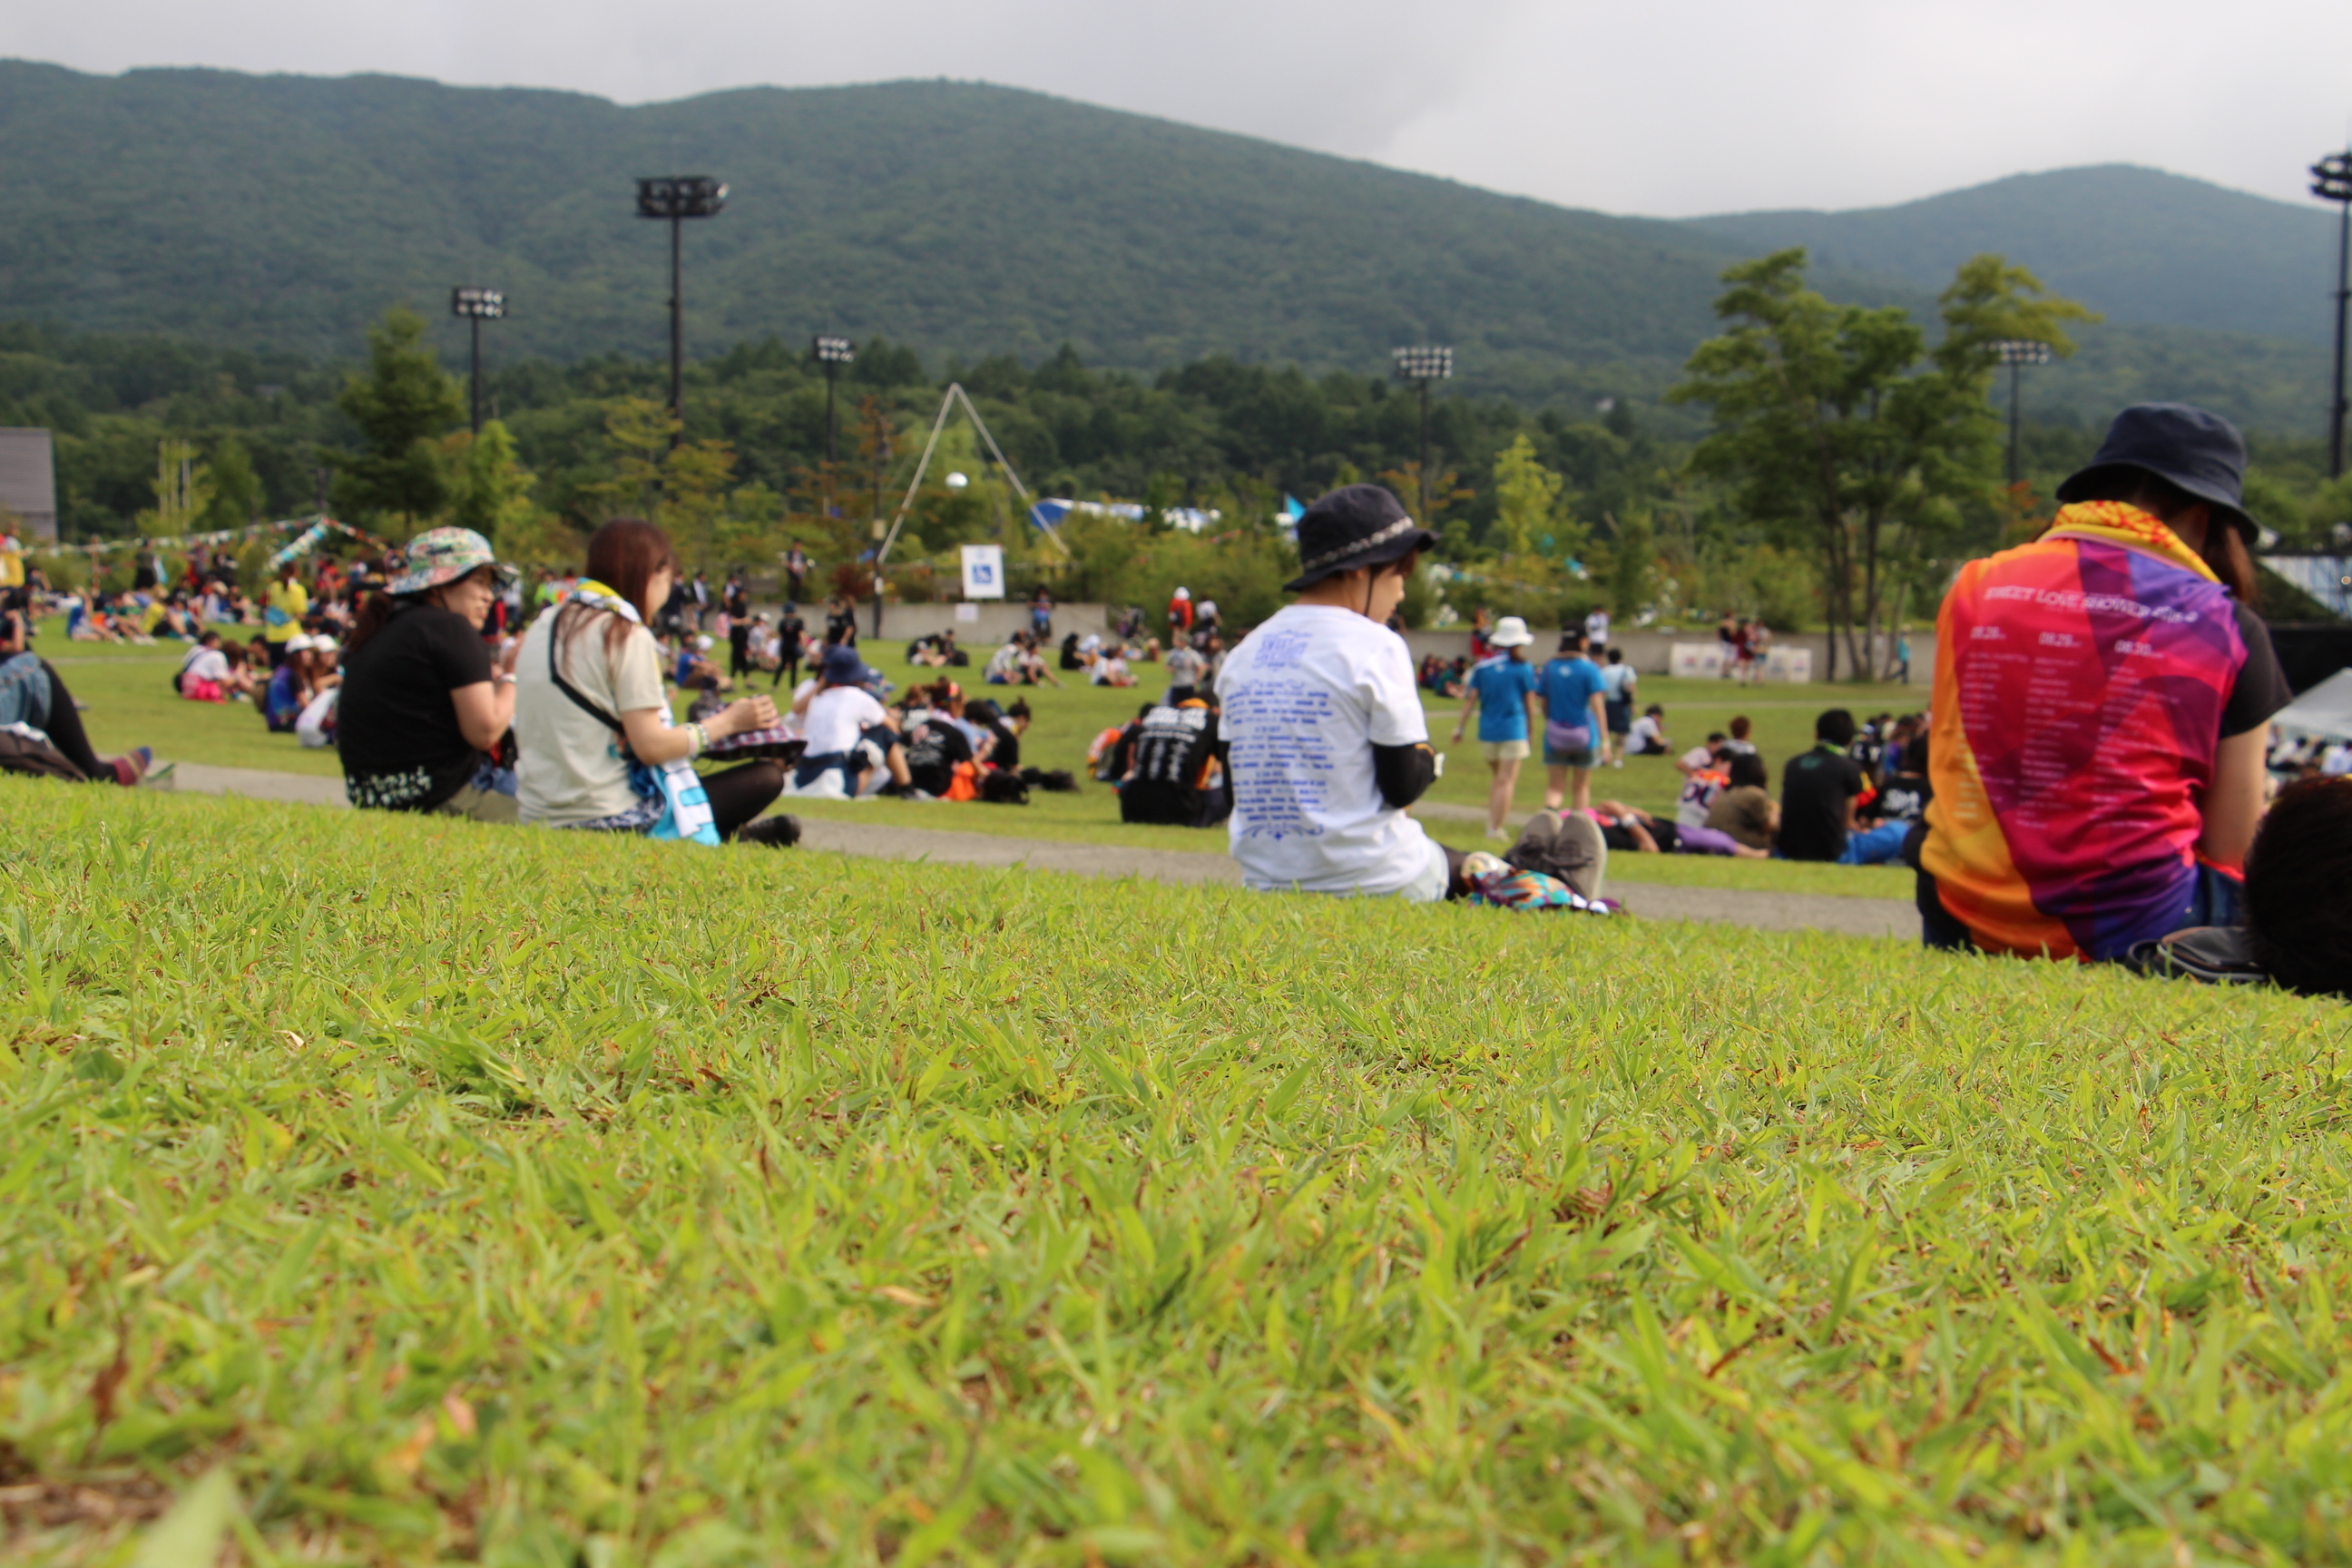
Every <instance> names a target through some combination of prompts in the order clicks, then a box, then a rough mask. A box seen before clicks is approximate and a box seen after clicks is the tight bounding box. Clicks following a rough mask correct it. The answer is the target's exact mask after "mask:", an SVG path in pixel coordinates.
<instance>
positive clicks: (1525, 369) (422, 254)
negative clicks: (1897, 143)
mask: <svg viewBox="0 0 2352 1568" xmlns="http://www.w3.org/2000/svg"><path fill="white" fill-rule="evenodd" d="M688 172H695V173H701V172H708V173H711V174H717V175H719V177H721V178H724V179H726V180H728V181H729V182H730V184H731V185H732V186H733V197H732V200H731V203H730V207H729V210H728V211H727V212H726V213H725V214H724V215H722V216H719V218H717V219H715V220H713V221H710V222H707V223H699V224H696V225H694V226H692V227H691V228H690V230H689V233H688V245H687V248H688V279H687V290H688V294H687V297H688V309H689V311H690V312H691V314H690V331H691V332H692V334H693V335H694V336H695V338H696V339H697V340H698V346H701V347H704V348H706V349H707V348H712V347H716V346H719V345H720V344H723V343H726V342H733V341H736V340H739V339H741V338H744V337H748V336H756V335H760V334H764V333H767V332H771V331H773V332H778V333H782V334H784V335H786V336H788V337H789V336H796V335H799V334H803V333H805V332H807V331H812V330H815V329H820V328H823V329H830V330H838V331H849V332H852V333H867V332H875V331H880V332H885V333H887V334H888V335H889V336H891V337H892V338H894V339H897V340H901V341H910V342H916V343H919V344H921V345H923V346H924V347H926V348H927V349H929V350H931V351H932V352H934V353H940V352H946V353H964V354H981V353H991V352H1001V351H1010V352H1013V353H1021V354H1024V355H1029V356H1035V355H1039V354H1042V353H1049V352H1051V351H1052V350H1053V349H1054V348H1055V346H1056V345H1057V344H1058V343H1059V342H1062V341H1063V340H1065V339H1067V340H1069V341H1072V342H1075V343H1076V345H1077V347H1078V348H1079V350H1080V351H1081V352H1082V353H1085V354H1087V357H1088V358H1090V359H1095V360H1107V361H1109V362H1111V363H1130V364H1147V363H1170V362H1172V361H1175V360H1180V359H1183V358H1187V357H1190V356H1192V355H1195V354H1198V353H1204V352H1207V351H1211V350H1221V349H1223V350H1243V351H1245V352H1247V353H1250V354H1251V355H1252V357H1258V358H1272V359H1292V360H1298V361H1302V362H1304V363H1309V364H1314V365H1328V364H1336V363H1351V364H1354V365H1356V366H1358V367H1366V366H1370V365H1377V364H1379V363H1382V362H1383V361H1384V358H1385V355H1386V353H1387V351H1388V350H1389V349H1390V348H1391V346H1392V345H1394V344H1396V343H1400V342H1412V341H1417V340H1421V339H1423V338H1436V339H1440V340H1450V341H1453V342H1456V343H1457V344H1459V345H1460V346H1462V347H1463V348H1464V350H1465V354H1464V359H1465V366H1467V365H1471V364H1475V365H1477V366H1478V367H1479V368H1480V369H1481V370H1482V372H1484V373H1485V374H1487V375H1489V376H1492V375H1494V374H1496V373H1497V372H1498V371H1504V372H1505V373H1506V374H1511V375H1512V377H1513V379H1516V380H1524V379H1525V378H1526V377H1527V376H1528V374H1540V372H1539V367H1543V366H1547V365H1548V366H1552V367H1557V366H1559V365H1560V364H1562V363H1578V364H1611V363H1624V362H1634V363H1648V364H1650V365H1652V366H1654V367H1657V368H1659V369H1663V368H1665V367H1668V366H1670V365H1671V364H1673V363H1677V362H1679V360H1680V359H1681V357H1682V356H1683V355H1684V353H1686V352H1687V350H1688V347H1689V345H1690V343H1691V342H1693V341H1694V340H1695V339H1696V337H1697V336H1699V335H1701V334H1702V333H1703V332H1704V331H1705V329H1706V321H1707V317H1706V300H1707V298H1708V296H1709V295H1710V293H1711V292H1712V288H1713V278H1714V275H1715V272H1716V271H1717V269H1718V268H1719V267H1720V265H1721V262H1720V259H1719V254H1720V253H1719V247H1717V246H1716V245H1715V244H1714V242H1712V241H1704V240H1695V239H1694V238H1693V237H1691V236H1690V235H1689V234H1688V233H1687V232H1686V231H1684V230H1682V229H1680V228H1678V227H1676V226H1674V225H1670V224H1665V223H1653V222H1647V221H1643V220H1636V219H1625V218H1615V217H1608V216H1601V215H1597V214H1589V213H1575V212H1568V211H1564V210H1561V209H1559V208H1555V207H1550V206H1547V205H1543V204H1541V203H1538V202H1533V201H1527V200H1520V199H1516V198H1511V197H1506V196H1500V195H1492V194H1490V193H1486V192H1483V191H1476V190H1472V189H1469V188H1467V187H1465V186H1461V185H1456V184H1451V183H1448V182H1445V181H1442V180H1435V179H1431V178H1428V177H1426V176H1422V175H1414V174H1401V173H1398V172H1396V171H1393V170H1389V169H1383V168H1379V167H1376V166H1374V165H1371V164H1368V163H1350V162H1348V161H1345V160H1342V159H1337V158H1332V157H1328V156H1325V155H1322V154H1318V153H1305V152H1300V151H1297V150H1294V149H1290V148H1286V147H1280V146H1276V145H1274V144H1271V143H1268V142H1255V141H1252V140H1249V139H1247V138H1244V137H1239V136H1232V135H1226V134H1223V133H1220V132H1206V131H1199V130H1194V129H1192V128H1190V127H1186V126H1181V125H1176V124H1172V123H1169V122H1166V121H1154V120H1149V119H1145V118H1142V117H1139V116H1136V115H1130V114H1121V113H1114V112H1111V111H1108V110H1100V109H1094V108H1090V107H1087V106H1085V105H1081V104H1076V103H1071V102H1066V101H1063V100H1055V99H1052V98H1047V97H1044V96H1041V95H1038V94H1034V93H1028V92H1018V91H1013V90H1009V89H1000V88H991V87H983V86H971V85H963V84H956V83H948V82H919V83H916V82H902V83H893V84H888V85H884V86H874V87H856V88H840V89H800V90H790V91H787V90H781V89H748V90H743V91H737V92H728V93H719V94H714V95H710V96H707V97H702V98H697V99H691V100H685V101H682V102H677V103H668V104H656V105H649V106H645V107H639V108H628V109H625V108H621V107H618V106H616V105H614V104H610V103H606V102H604V101H602V100H596V99H592V98H587V97H583V96H580V95H576V94H567V93H557V92H544V91H519V90H485V89H455V88H446V87H441V86H438V85H436V84H433V83H430V82H423V81H414V80H404V79H390V78H381V77H360V78H352V79H338V80H326V79H303V78H295V77H268V78H259V77H245V76H237V75H233V74H229V73H225V72H217V71H196V70H149V71H134V72H131V73H129V74H128V75H125V76H122V77H119V78H101V77H91V76H83V75H79V74H77V73H74V72H70V71H67V70H63V69H59V68H54V67H42V66H34V65H27V64H24V63H21V62H11V63H4V64H0V210H5V211H7V212H9V213H10V214H12V215H13V216H12V221H11V222H9V223H8V224H6V225H5V226H0V298H5V306H0V309H5V310H10V311H12V312H16V313H20V314H41V315H46V316H48V317H50V318H53V319H56V320H59V321H65V322H68V323H69V324H72V325H76V326H80V327H86V328H92V329H100V330H107V331H131V330H170V331H188V332H194V333H199V334H203V335H205V336H209V337H215V338H220V337H235V338H237V339H240V340H245V341H248V342H256V341H257V342H268V343H269V344H272V345H274V346H280V347H287V348H296V349H301V350H304V351H306V352H310V353H349V352H351V350H352V348H353V347H354V345H355V344H356V342H357V341H358V328H359V326H360V325H361V324H362V323H363V322H364V321H366V320H367V319H368V318H369V317H371V316H373V314H374V313H375V312H376V311H378V310H381V309H382V308H383V305H384V304H385V303H387V302H388V301H390V300H394V299H397V298H402V297H407V298H410V299H413V300H416V301H418V302H419V303H421V304H427V305H429V306H432V307H433V308H436V309H437V308H438V301H439V300H440V299H441V298H442V296H443V291H444V290H445V289H446V288H447V286H448V285H449V284H450V283H451V282H453V281H457V280H461V279H468V278H473V279H479V280H481V281H484V282H490V283H496V284H500V285H503V286H504V287H505V288H506V289H508V290H509V295H510V297H511V300H512V303H513V316H512V318H511V320H510V321H508V322H507V323H505V324H503V325H502V326H500V327H499V328H498V329H496V330H497V331H498V334H499V337H498V342H499V347H500V350H501V352H502V353H543V354H550V355H554V356H558V357H570V356H573V355H577V354H581V353H598V352H603V351H606V350H612V349H621V350H626V351H634V352H646V351H650V350H652V349H654V348H656V346H657V345H658V344H659V343H660V342H662V333H663V331H665V325H666V319H665V314H664V311H663V309H662V305H663V300H664V299H665V297H666V295H667V275H666V274H667V256H666V249H667V247H666V246H665V244H664V237H663V235H662V233H661V231H660V228H659V226H656V225H653V224H648V223H645V222H643V221H640V220H637V219H635V217H634V216H633V205H632V194H633V186H632V184H631V182H632V179H633V177H634V176H636V175H639V174H663V173H688Z"/></svg>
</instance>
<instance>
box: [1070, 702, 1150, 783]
mask: <svg viewBox="0 0 2352 1568" xmlns="http://www.w3.org/2000/svg"><path fill="white" fill-rule="evenodd" d="M1159 706H1160V704H1159V703H1157V702H1146V703H1145V704H1144V705H1143V706H1142V707H1140V708H1139V709H1137V710H1135V717H1134V718H1133V719H1131V720H1129V721H1127V722H1126V723H1124V724H1115V725H1112V726H1110V727H1108V728H1107V729H1105V730H1103V731H1099V732H1098V733H1097V735H1096V736H1095V738H1094V740H1093V742H1091V743H1090V744H1089V745H1088V746H1087V772H1088V773H1092V774H1094V776H1095V782H1096V783H1097V784H1111V785H1113V786H1116V785H1118V784H1120V783H1122V782H1124V781H1125V779H1126V778H1127V769H1128V764H1129V763H1130V762H1131V761H1132V760H1133V758H1134V752H1135V738H1136V736H1138V735H1139V734H1141V733H1142V732H1143V721H1144V720H1146V719H1147V718H1149V717H1150V715H1151V710H1153V709H1154V708H1157V707H1159Z"/></svg>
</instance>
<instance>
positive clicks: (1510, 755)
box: [1454, 616, 1536, 838]
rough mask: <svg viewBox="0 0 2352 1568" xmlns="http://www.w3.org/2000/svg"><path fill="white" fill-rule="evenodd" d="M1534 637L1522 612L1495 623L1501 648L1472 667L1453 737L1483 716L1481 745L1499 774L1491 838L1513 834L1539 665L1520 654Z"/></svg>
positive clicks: (1490, 799)
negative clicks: (1509, 826) (1510, 827)
mask: <svg viewBox="0 0 2352 1568" xmlns="http://www.w3.org/2000/svg"><path fill="white" fill-rule="evenodd" d="M1535 640H1536V639H1535V637H1534V636H1533V635H1532V634H1531V633H1529V632H1528V623H1527V622H1525V621H1523V620H1521V619H1520V618H1519V617H1518V616H1504V617H1503V618H1502V619H1501V620H1499V621H1497V622H1496V623H1495V632H1494V635H1493V636H1492V637H1488V638H1487V639H1486V641H1487V642H1488V643H1489V644H1490V645H1491V646H1493V647H1498V648H1500V649H1502V651H1501V652H1500V653H1497V654H1494V655H1492V656H1490V657H1488V658H1483V659H1480V660H1479V661H1478V662H1477V663H1476V664H1475V665H1472V666H1471V667H1470V679H1469V680H1468V682H1467V683H1466V685H1465V689H1464V691H1463V698H1464V701H1463V706H1462V718H1461V720H1460V721H1458V722H1457V723H1455V725H1454V739H1455V740H1456V741H1459V740H1461V739H1462V732H1463V731H1465V730H1466V729H1468V728H1469V725H1470V715H1471V714H1473V713H1475V714H1477V715H1478V744H1479V747H1480V749H1481V750H1483V751H1484V752H1486V767H1487V770H1488V771H1489V772H1490V773H1492V774H1493V775H1494V777H1493V782H1492V783H1491V784H1489V785H1488V786H1487V790H1486V837H1489V838H1508V837H1510V835H1509V834H1508V833H1507V832H1506V831H1505V830H1504V827H1503V823H1504V821H1505V820H1506V819H1507V817H1509V816H1510V815H1511V796H1512V795H1515V794H1516V793H1517V790H1518V786H1519V764H1520V763H1523V762H1525V761H1527V758H1528V727H1529V724H1530V722H1531V721H1533V719H1534V717H1535V710H1536V672H1535V667H1534V666H1532V665H1530V664H1528V661H1527V660H1526V659H1525V658H1521V657H1520V655H1519V650H1520V649H1521V648H1523V647H1527V646H1528V644H1529V643H1531V642H1533V641H1535Z"/></svg>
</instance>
